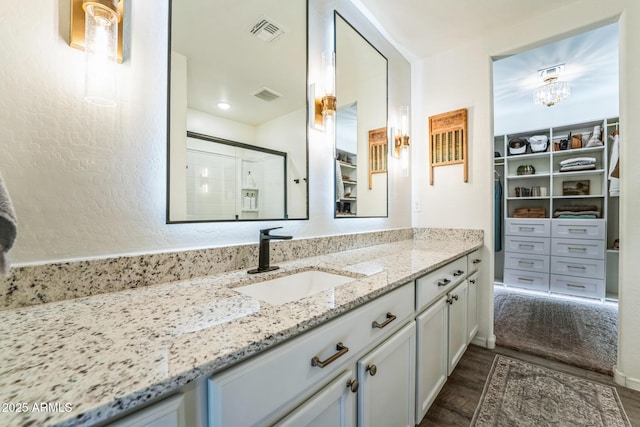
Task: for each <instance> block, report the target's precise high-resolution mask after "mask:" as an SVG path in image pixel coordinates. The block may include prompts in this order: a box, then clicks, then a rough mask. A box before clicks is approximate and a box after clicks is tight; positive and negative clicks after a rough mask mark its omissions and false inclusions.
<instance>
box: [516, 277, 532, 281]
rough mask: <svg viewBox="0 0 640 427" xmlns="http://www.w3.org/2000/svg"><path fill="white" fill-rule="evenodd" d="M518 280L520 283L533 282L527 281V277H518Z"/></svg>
mask: <svg viewBox="0 0 640 427" xmlns="http://www.w3.org/2000/svg"><path fill="white" fill-rule="evenodd" d="M518 280H519V281H521V282H533V279H529V278H528V277H518Z"/></svg>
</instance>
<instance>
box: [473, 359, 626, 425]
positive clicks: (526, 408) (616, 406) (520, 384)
mask: <svg viewBox="0 0 640 427" xmlns="http://www.w3.org/2000/svg"><path fill="white" fill-rule="evenodd" d="M471 426H477V427H481V426H518V427H525V426H531V427H533V426H535V427H538V426H558V427H561V426H572V427H573V426H594V427H595V426H606V427H630V426H631V423H630V422H629V419H628V418H627V414H626V413H625V412H624V408H623V407H622V403H621V402H620V398H619V397H618V392H617V391H616V389H615V388H614V387H611V386H606V385H603V384H599V383H595V382H593V381H589V380H586V379H582V378H578V377H574V376H573V375H569V374H564V373H562V372H558V371H554V370H551V369H547V368H543V367H542V366H538V365H533V364H530V363H526V362H523V361H520V360H516V359H512V358H510V357H506V356H502V355H496V357H495V359H494V361H493V366H492V367H491V372H490V373H489V378H488V379H487V382H486V384H485V387H484V391H483V392H482V397H481V398H480V403H479V404H478V408H477V409H476V412H475V414H474V416H473V420H472V421H471Z"/></svg>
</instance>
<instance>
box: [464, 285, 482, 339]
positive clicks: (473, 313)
mask: <svg viewBox="0 0 640 427" xmlns="http://www.w3.org/2000/svg"><path fill="white" fill-rule="evenodd" d="M479 279H480V274H479V273H478V272H475V273H473V274H472V275H471V276H469V279H468V282H469V283H468V285H467V286H468V288H467V296H468V298H467V344H469V343H470V342H471V340H472V339H473V337H475V336H476V334H477V333H478V286H480V283H479V282H478V281H479Z"/></svg>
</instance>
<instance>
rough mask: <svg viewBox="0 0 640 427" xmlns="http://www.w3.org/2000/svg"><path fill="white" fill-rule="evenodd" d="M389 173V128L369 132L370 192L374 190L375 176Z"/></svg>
mask: <svg viewBox="0 0 640 427" xmlns="http://www.w3.org/2000/svg"><path fill="white" fill-rule="evenodd" d="M376 173H387V128H386V127H384V128H379V129H372V130H370V131H369V190H371V189H372V188H373V174H376Z"/></svg>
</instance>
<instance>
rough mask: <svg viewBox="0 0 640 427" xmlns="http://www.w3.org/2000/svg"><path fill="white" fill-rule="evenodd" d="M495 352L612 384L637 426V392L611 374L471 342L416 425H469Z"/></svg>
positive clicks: (639, 397)
mask: <svg viewBox="0 0 640 427" xmlns="http://www.w3.org/2000/svg"><path fill="white" fill-rule="evenodd" d="M496 354H504V355H506V356H513V357H514V358H518V359H521V360H524V361H527V362H532V363H536V364H538V365H541V366H544V367H547V368H551V369H555V370H558V371H561V372H565V373H568V374H572V375H576V376H579V377H582V378H586V379H589V380H592V381H596V382H600V383H603V384H607V385H612V386H615V387H616V389H617V390H618V395H619V396H620V400H621V401H622V405H623V406H624V410H625V412H626V413H627V416H628V417H629V420H630V421H631V425H632V426H640V392H639V391H635V390H631V389H629V388H626V387H621V386H618V385H617V384H615V383H614V382H613V378H612V377H610V376H608V375H603V374H599V373H597V372H592V371H587V370H584V369H581V368H577V367H575V366H570V365H566V364H564V363H560V362H555V361H552V360H547V359H543V358H541V357H538V356H532V355H530V354H526V353H521V352H518V351H515V350H511V349H507V348H501V347H498V348H496V349H495V350H488V349H485V348H481V347H478V346H475V345H470V346H469V348H468V349H467V351H466V353H465V354H464V356H462V359H460V362H459V363H458V366H457V367H456V369H455V370H454V371H453V373H452V374H451V376H450V377H449V378H448V380H447V383H446V384H445V385H444V387H443V388H442V390H441V391H440V393H439V394H438V397H437V398H436V400H435V401H434V403H433V404H432V405H431V408H429V412H427V415H425V417H424V419H423V420H422V421H421V422H420V424H419V427H427V426H468V425H469V423H471V419H472V418H473V414H474V412H475V410H476V407H477V406H478V402H479V401H480V396H481V395H482V390H483V389H484V384H485V381H486V379H487V376H488V375H489V371H490V370H491V365H492V364H493V359H494V357H495V355H496Z"/></svg>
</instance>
